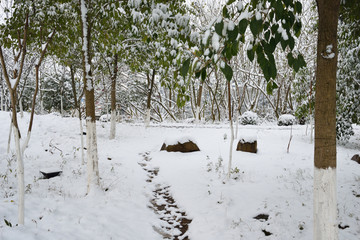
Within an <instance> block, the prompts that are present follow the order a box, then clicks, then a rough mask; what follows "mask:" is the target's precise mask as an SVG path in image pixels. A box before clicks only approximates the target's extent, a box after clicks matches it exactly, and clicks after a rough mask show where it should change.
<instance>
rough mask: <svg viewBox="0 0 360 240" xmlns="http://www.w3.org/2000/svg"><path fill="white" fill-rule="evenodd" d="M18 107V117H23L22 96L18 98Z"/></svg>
mask: <svg viewBox="0 0 360 240" xmlns="http://www.w3.org/2000/svg"><path fill="white" fill-rule="evenodd" d="M19 107H20V117H21V118H23V117H24V108H23V105H22V98H20V100H19Z"/></svg>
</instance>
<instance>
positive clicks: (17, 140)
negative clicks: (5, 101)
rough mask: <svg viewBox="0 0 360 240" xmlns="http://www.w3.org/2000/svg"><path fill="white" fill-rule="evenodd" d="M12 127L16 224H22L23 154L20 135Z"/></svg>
mask: <svg viewBox="0 0 360 240" xmlns="http://www.w3.org/2000/svg"><path fill="white" fill-rule="evenodd" d="M13 128H14V139H15V149H16V160H17V178H18V197H19V202H18V224H19V225H24V209H25V180H24V161H23V158H22V156H23V154H22V151H21V147H20V136H19V130H18V129H17V128H16V127H15V126H13Z"/></svg>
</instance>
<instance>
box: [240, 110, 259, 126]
mask: <svg viewBox="0 0 360 240" xmlns="http://www.w3.org/2000/svg"><path fill="white" fill-rule="evenodd" d="M258 122H259V117H258V115H257V114H256V113H254V112H252V111H246V112H244V113H243V114H242V115H241V116H240V123H241V124H242V125H257V124H258Z"/></svg>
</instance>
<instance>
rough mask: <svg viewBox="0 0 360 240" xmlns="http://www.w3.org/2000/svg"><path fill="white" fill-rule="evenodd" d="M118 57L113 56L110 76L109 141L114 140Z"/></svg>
mask: <svg viewBox="0 0 360 240" xmlns="http://www.w3.org/2000/svg"><path fill="white" fill-rule="evenodd" d="M117 65H118V55H117V54H115V56H114V71H113V74H112V76H111V120H110V121H111V125H110V137H109V138H110V139H114V138H115V135H116V78H117V73H118V67H117Z"/></svg>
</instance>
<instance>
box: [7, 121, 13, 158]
mask: <svg viewBox="0 0 360 240" xmlns="http://www.w3.org/2000/svg"><path fill="white" fill-rule="evenodd" d="M12 128H13V124H12V119H11V120H10V128H9V138H8V147H7V153H8V154H9V153H10V144H11V132H12Z"/></svg>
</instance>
